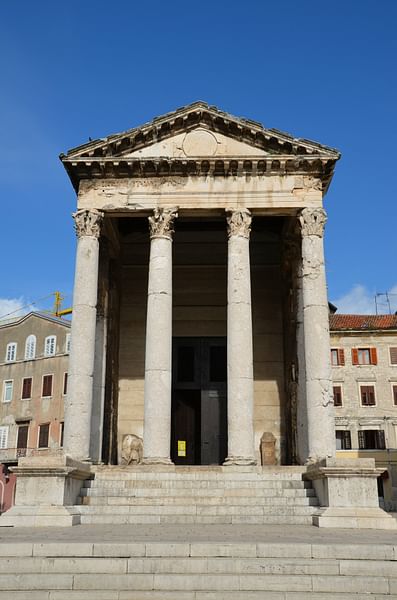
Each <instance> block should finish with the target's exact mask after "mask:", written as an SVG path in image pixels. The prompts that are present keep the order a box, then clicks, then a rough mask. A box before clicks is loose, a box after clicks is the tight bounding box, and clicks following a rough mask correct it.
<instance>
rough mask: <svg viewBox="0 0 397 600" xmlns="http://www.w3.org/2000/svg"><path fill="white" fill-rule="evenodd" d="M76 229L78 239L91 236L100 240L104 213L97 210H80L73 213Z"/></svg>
mask: <svg viewBox="0 0 397 600" xmlns="http://www.w3.org/2000/svg"><path fill="white" fill-rule="evenodd" d="M72 216H73V218H74V228H75V231H76V235H77V237H78V238H80V237H83V236H91V237H96V238H99V236H100V234H101V224H102V220H103V212H101V211H99V210H96V209H95V208H93V209H91V210H86V209H82V210H78V211H77V212H75V213H73V215H72Z"/></svg>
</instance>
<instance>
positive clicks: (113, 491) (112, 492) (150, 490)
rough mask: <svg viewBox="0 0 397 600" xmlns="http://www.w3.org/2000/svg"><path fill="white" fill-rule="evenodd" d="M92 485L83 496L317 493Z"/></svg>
mask: <svg viewBox="0 0 397 600" xmlns="http://www.w3.org/2000/svg"><path fill="white" fill-rule="evenodd" d="M88 483H91V485H88V486H87V487H83V488H82V490H81V495H82V496H104V495H108V496H136V497H138V496H141V497H146V496H148V495H150V497H151V498H152V497H155V496H164V494H165V492H166V493H167V495H168V494H169V493H170V491H172V495H173V496H187V495H189V496H207V497H210V496H225V497H226V496H228V497H229V496H253V497H258V498H259V497H270V498H284V497H293V498H299V497H308V496H314V495H315V492H314V490H313V489H312V488H303V487H299V488H297V487H296V488H295V487H294V488H269V487H260V486H256V487H245V486H243V487H240V486H239V487H233V488H232V487H227V488H225V487H190V486H183V487H182V486H173V487H171V486H169V487H163V486H161V487H135V486H134V487H112V486H107V485H103V482H100V483H99V482H98V483H96V482H95V481H93V482H88Z"/></svg>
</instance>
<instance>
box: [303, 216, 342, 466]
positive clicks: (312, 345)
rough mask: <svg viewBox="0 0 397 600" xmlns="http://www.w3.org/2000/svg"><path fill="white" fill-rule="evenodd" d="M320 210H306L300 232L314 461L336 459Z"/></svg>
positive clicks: (309, 443)
mask: <svg viewBox="0 0 397 600" xmlns="http://www.w3.org/2000/svg"><path fill="white" fill-rule="evenodd" d="M325 222H326V214H325V211H324V210H323V209H309V208H305V209H303V210H302V211H301V214H300V224H301V233H302V265H301V272H300V277H301V282H300V283H301V299H302V306H301V317H302V328H303V342H304V377H305V391H306V415H307V432H306V434H307V443H306V444H302V447H306V451H307V456H301V460H303V462H316V461H318V460H321V459H324V458H326V457H332V456H335V423H334V407H333V396H332V378H331V362H330V337H329V308H328V299H327V287H326V279H325V266H324V245H323V230H324V225H325Z"/></svg>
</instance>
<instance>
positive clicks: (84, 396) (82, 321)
mask: <svg viewBox="0 0 397 600" xmlns="http://www.w3.org/2000/svg"><path fill="white" fill-rule="evenodd" d="M74 218H75V225H76V233H77V237H78V243H77V254H76V273H75V284H74V295H73V320H72V343H71V350H70V356H69V381H68V395H67V398H66V401H65V438H64V447H65V452H66V453H67V454H69V455H70V456H72V457H73V458H76V459H80V460H87V459H89V450H90V438H91V414H92V397H93V372H94V360H95V337H96V335H95V334H96V305H97V293H98V291H97V290H98V255H99V243H98V238H99V235H100V225H101V221H102V218H103V214H102V213H101V212H99V211H97V210H91V211H88V210H79V211H77V213H75V215H74Z"/></svg>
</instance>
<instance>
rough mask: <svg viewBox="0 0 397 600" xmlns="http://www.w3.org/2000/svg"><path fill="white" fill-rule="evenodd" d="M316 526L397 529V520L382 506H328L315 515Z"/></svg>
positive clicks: (314, 523)
mask: <svg viewBox="0 0 397 600" xmlns="http://www.w3.org/2000/svg"><path fill="white" fill-rule="evenodd" d="M313 525H315V526H316V527H338V528H342V529H396V528H397V521H396V519H394V518H393V517H392V516H391V515H389V514H388V513H386V512H385V511H384V510H382V509H381V508H326V509H325V510H324V512H323V513H322V514H321V515H315V516H314V517H313Z"/></svg>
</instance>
